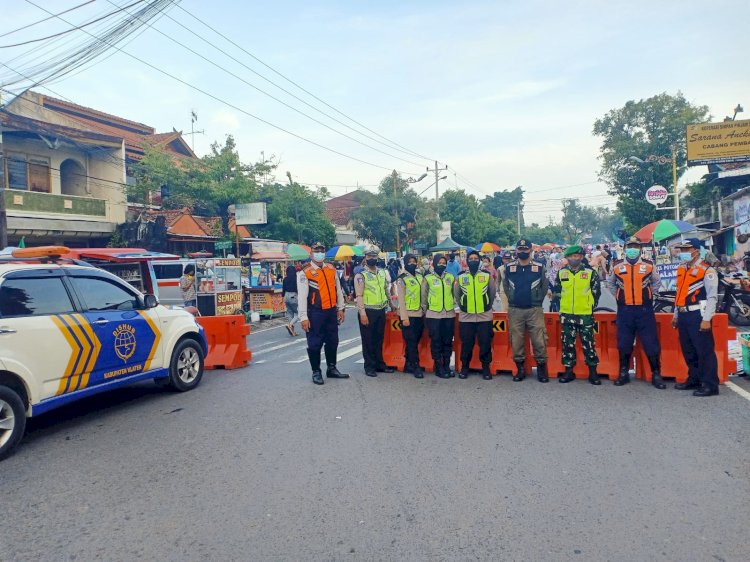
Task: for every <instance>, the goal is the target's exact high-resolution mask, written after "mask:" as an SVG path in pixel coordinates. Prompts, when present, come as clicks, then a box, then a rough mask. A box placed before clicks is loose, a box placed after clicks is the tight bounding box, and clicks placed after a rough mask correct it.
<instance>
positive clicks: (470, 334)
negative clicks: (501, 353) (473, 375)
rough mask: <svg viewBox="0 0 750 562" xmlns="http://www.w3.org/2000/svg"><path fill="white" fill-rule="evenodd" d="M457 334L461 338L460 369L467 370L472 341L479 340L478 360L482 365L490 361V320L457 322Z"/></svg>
mask: <svg viewBox="0 0 750 562" xmlns="http://www.w3.org/2000/svg"><path fill="white" fill-rule="evenodd" d="M458 335H459V337H460V338H461V370H462V371H468V370H469V363H471V354H472V352H473V351H474V342H475V341H478V342H479V360H480V361H481V362H482V365H483V366H484V365H489V364H490V363H491V362H492V321H491V320H490V321H488V322H459V323H458Z"/></svg>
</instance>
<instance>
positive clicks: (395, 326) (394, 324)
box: [391, 318, 401, 332]
mask: <svg viewBox="0 0 750 562" xmlns="http://www.w3.org/2000/svg"><path fill="white" fill-rule="evenodd" d="M391 330H393V331H394V332H400V331H401V320H400V319H399V318H396V319H395V320H392V321H391Z"/></svg>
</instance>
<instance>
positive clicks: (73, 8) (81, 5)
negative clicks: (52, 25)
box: [0, 0, 96, 38]
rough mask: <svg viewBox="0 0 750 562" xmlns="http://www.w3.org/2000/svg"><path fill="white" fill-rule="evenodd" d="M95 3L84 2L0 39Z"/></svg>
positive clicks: (89, 0)
mask: <svg viewBox="0 0 750 562" xmlns="http://www.w3.org/2000/svg"><path fill="white" fill-rule="evenodd" d="M94 2H96V0H88V2H84V3H83V4H78V6H73V7H72V8H68V9H67V10H64V11H62V12H60V13H58V14H54V15H52V16H49V17H47V18H42V19H40V20H38V21H35V22H32V23H30V24H27V25H24V26H23V27H19V28H18V29H14V30H13V31H6V32H5V33H3V34H2V35H0V38H1V37H7V36H8V35H13V34H14V33H18V32H19V31H23V30H24V29H28V28H30V27H34V26H35V25H38V24H40V23H44V22H45V21H48V20H51V19H52V18H55V17H57V16H61V15H63V14H67V13H68V12H72V11H73V10H77V9H78V8H83V7H84V6H88V5H89V4H92V3H94Z"/></svg>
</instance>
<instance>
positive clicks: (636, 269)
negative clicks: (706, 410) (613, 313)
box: [607, 236, 667, 389]
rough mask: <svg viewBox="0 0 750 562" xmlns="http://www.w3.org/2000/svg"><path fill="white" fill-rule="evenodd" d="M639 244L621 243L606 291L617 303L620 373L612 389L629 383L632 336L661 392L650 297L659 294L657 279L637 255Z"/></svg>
mask: <svg viewBox="0 0 750 562" xmlns="http://www.w3.org/2000/svg"><path fill="white" fill-rule="evenodd" d="M641 247H642V244H641V241H640V240H639V239H638V238H637V237H635V236H631V237H630V238H628V240H627V242H626V243H625V259H624V260H622V261H619V262H615V263H614V267H613V268H612V275H610V276H609V278H608V280H607V288H608V289H609V290H610V292H611V293H612V294H613V295H614V296H615V300H616V301H617V321H616V325H617V351H618V353H619V354H620V372H619V374H618V376H617V379H616V380H615V382H614V384H615V386H623V385H625V384H628V383H629V382H630V364H631V362H630V359H631V356H632V354H633V343H634V342H635V338H636V336H638V338H639V339H640V341H641V345H642V346H643V349H644V350H645V352H646V357H647V358H648V362H649V365H650V366H651V373H652V375H651V384H652V385H654V386H655V387H656V388H658V389H665V388H667V385H665V384H664V379H662V377H661V358H660V355H661V346H660V345H659V338H658V335H657V329H656V315H655V314H654V305H653V296H654V295H655V294H656V293H658V292H659V286H660V284H661V279H660V278H659V272H658V271H657V270H656V268H655V267H654V264H653V262H650V261H648V260H646V259H644V258H643V257H642V255H641Z"/></svg>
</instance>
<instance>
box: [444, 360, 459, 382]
mask: <svg viewBox="0 0 750 562" xmlns="http://www.w3.org/2000/svg"><path fill="white" fill-rule="evenodd" d="M443 363H444V365H443V370H444V371H445V374H446V375H448V378H449V379H452V378H454V377H455V376H456V372H455V371H454V370H453V369H451V356H450V355H449V356H448V357H446V358H445V359H443Z"/></svg>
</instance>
